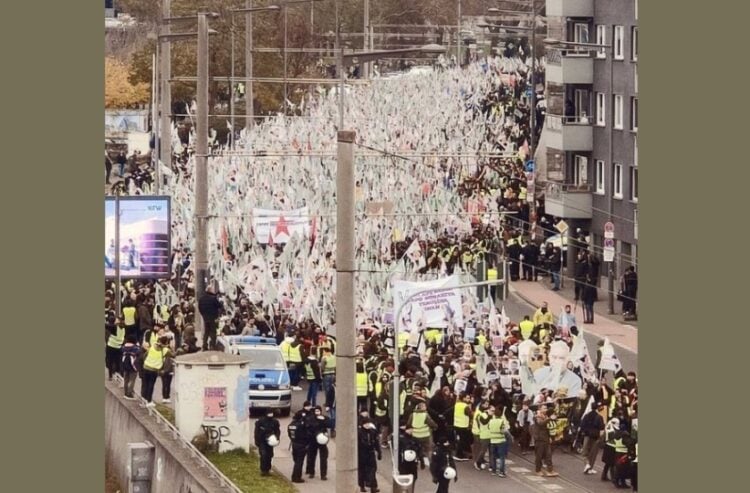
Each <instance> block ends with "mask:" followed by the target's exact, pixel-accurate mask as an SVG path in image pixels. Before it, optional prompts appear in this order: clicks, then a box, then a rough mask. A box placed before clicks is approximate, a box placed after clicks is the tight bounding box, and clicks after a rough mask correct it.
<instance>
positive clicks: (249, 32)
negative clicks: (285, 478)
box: [245, 0, 254, 146]
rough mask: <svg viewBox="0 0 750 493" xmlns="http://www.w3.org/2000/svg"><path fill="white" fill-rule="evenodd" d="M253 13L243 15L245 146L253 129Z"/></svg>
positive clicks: (249, 0)
mask: <svg viewBox="0 0 750 493" xmlns="http://www.w3.org/2000/svg"><path fill="white" fill-rule="evenodd" d="M245 8H246V9H251V8H253V0H245ZM253 112H254V108H253V13H252V12H246V13H245V146H247V139H249V138H250V130H251V129H252V128H253Z"/></svg>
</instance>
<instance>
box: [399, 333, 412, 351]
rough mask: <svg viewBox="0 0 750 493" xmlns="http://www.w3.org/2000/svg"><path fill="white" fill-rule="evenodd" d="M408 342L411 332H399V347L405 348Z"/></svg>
mask: <svg viewBox="0 0 750 493" xmlns="http://www.w3.org/2000/svg"><path fill="white" fill-rule="evenodd" d="M407 342H409V333H408V332H399V333H398V347H399V348H402V349H403V348H405V347H406V343H407Z"/></svg>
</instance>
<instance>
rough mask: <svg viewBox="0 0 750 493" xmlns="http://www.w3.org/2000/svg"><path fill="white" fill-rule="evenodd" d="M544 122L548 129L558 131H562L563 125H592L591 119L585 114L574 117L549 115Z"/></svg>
mask: <svg viewBox="0 0 750 493" xmlns="http://www.w3.org/2000/svg"><path fill="white" fill-rule="evenodd" d="M544 120H545V122H546V126H547V128H548V129H550V130H557V131H562V127H563V125H585V126H589V125H592V122H591V118H590V117H589V116H588V115H585V114H584V115H573V116H563V115H551V114H547V115H545V118H544Z"/></svg>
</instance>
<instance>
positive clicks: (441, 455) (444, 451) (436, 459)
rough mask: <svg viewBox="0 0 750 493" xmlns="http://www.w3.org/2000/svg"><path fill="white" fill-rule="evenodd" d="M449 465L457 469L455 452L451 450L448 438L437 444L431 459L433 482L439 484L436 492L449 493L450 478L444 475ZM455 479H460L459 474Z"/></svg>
mask: <svg viewBox="0 0 750 493" xmlns="http://www.w3.org/2000/svg"><path fill="white" fill-rule="evenodd" d="M448 467H452V468H453V470H456V463H455V462H454V461H453V452H452V451H451V442H450V440H448V439H447V438H446V439H444V440H441V441H439V442H438V443H437V444H436V446H435V450H433V452H432V458H431V460H430V472H431V473H432V482H433V483H435V484H437V485H438V489H437V492H436V493H448V486H450V480H449V479H446V478H445V475H444V474H445V470H446V468H448ZM453 481H456V482H457V481H458V474H456V477H455V478H454V479H453Z"/></svg>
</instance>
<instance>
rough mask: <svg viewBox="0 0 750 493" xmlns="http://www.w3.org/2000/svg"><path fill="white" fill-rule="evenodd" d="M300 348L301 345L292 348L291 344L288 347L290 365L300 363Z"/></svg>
mask: <svg viewBox="0 0 750 493" xmlns="http://www.w3.org/2000/svg"><path fill="white" fill-rule="evenodd" d="M301 347H302V345H301V344H300V345H298V346H297V347H293V346H292V345H291V344H290V345H289V361H291V362H292V363H302V352H301V351H300V348H301Z"/></svg>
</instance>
